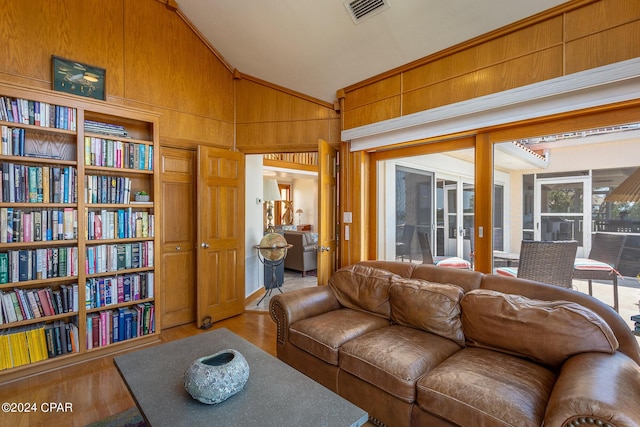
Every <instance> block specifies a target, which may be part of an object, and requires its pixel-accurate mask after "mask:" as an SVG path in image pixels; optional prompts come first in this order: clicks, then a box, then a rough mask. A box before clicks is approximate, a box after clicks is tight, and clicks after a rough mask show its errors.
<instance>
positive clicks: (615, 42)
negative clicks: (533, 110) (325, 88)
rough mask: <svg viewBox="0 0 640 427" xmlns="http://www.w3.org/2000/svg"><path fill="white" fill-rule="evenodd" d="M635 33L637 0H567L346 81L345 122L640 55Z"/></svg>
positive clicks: (639, 29) (639, 27)
mask: <svg viewBox="0 0 640 427" xmlns="http://www.w3.org/2000/svg"><path fill="white" fill-rule="evenodd" d="M638 40H640V2H639V1H637V0H597V1H596V0H574V1H570V2H567V3H565V4H564V5H561V6H559V7H557V8H555V9H551V10H549V11H547V12H544V13H542V14H539V15H536V16H534V17H531V18H528V19H526V20H523V21H520V22H518V23H515V24H513V25H510V26H508V27H505V28H503V29H500V30H497V31H494V32H492V33H489V34H486V35H484V36H481V37H478V38H476V39H473V40H470V41H468V42H465V43H462V44H461V45H458V46H454V47H452V48H450V49H447V50H445V51H442V52H439V53H437V54H434V55H431V56H429V57H425V58H423V59H421V60H418V61H415V62H414V63H411V64H407V65H406V66H403V67H400V68H398V69H396V70H391V71H389V72H387V73H384V74H382V75H379V76H376V77H372V78H371V79H368V80H366V81H363V82H360V83H357V84H355V85H352V86H350V87H347V88H345V89H343V90H342V91H341V93H342V94H343V95H344V104H343V105H344V109H343V128H344V129H351V128H354V127H358V126H363V125H367V124H371V123H376V122H379V121H382V120H387V119H391V118H395V117H400V116H403V115H407V114H411V113H415V112H418V111H423V110H428V109H431V108H435V107H439V106H443V105H447V104H452V103H455V102H460V101H464V100H467V99H471V98H476V97H479V96H483V95H488V94H491V93H496V92H501V91H504V90H508V89H513V88H516V87H520V86H524V85H528V84H532V83H537V82H540V81H544V80H548V79H552V78H555V77H560V76H563V75H567V74H571V73H575V72H578V71H583V70H586V69H590V68H595V67H599V66H603V65H607V64H611V63H614V62H619V61H622V60H625V59H630V58H635V57H639V56H640V43H638V42H637V41H638Z"/></svg>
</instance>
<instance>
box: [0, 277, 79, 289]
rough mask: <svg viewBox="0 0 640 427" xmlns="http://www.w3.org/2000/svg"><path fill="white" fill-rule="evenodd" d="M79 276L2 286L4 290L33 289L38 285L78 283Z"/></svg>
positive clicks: (4, 284)
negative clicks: (16, 288)
mask: <svg viewBox="0 0 640 427" xmlns="http://www.w3.org/2000/svg"><path fill="white" fill-rule="evenodd" d="M77 281H78V276H63V277H50V278H48V279H37V280H24V281H22V282H11V283H3V284H1V285H0V290H2V289H13V288H15V287H24V288H27V287H31V286H36V285H57V284H64V283H69V282H77Z"/></svg>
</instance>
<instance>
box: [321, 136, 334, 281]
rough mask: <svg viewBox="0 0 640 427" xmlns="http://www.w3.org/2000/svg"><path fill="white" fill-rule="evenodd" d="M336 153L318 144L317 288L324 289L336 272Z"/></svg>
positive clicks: (324, 145)
mask: <svg viewBox="0 0 640 427" xmlns="http://www.w3.org/2000/svg"><path fill="white" fill-rule="evenodd" d="M337 171H338V151H337V150H336V149H335V148H333V147H331V146H330V145H329V143H327V142H326V141H323V140H320V141H319V142H318V206H319V215H318V285H326V284H327V282H328V281H329V277H331V275H332V274H333V272H334V271H335V270H336V260H337V253H336V250H337V247H338V245H337V242H336V238H337V232H336V200H337V199H336V198H337V182H338V179H337V178H338V177H337Z"/></svg>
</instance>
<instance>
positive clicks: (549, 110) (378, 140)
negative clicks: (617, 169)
mask: <svg viewBox="0 0 640 427" xmlns="http://www.w3.org/2000/svg"><path fill="white" fill-rule="evenodd" d="M638 98H640V58H633V59H629V60H626V61H621V62H617V63H615V64H610V65H605V66H603V67H598V68H592V69H590V70H586V71H581V72H579V73H574V74H569V75H566V76H562V77H557V78H555V79H551V80H545V81H543V82H539V83H534V84H530V85H527V86H522V87H518V88H515V89H510V90H506V91H503V92H498V93H494V94H490V95H485V96H481V97H478V98H473V99H469V100H467V101H462V102H457V103H455V104H449V105H444V106H442V107H437V108H432V109H430V110H425V111H420V112H417V113H413V114H409V115H406V116H402V117H397V118H394V119H389V120H384V121H381V122H377V123H373V124H370V125H365V126H360V127H357V128H353V129H347V130H343V131H342V134H341V137H342V140H343V141H350V142H351V151H361V150H375V149H376V148H380V147H384V146H388V145H391V144H397V143H401V142H409V141H416V140H420V139H425V138H432V137H437V136H443V135H451V134H457V133H462V132H468V131H472V130H474V129H481V128H485V127H490V126H497V125H501V124H506V123H513V122H517V121H520V120H528V119H534V118H537V117H543V116H548V115H553V114H559V113H565V112H570V111H576V110H581V109H584V108H590V107H597V106H602V105H607V104H613V103H616V102H623V101H630V100H633V99H638Z"/></svg>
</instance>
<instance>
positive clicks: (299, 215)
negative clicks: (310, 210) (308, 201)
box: [296, 209, 304, 225]
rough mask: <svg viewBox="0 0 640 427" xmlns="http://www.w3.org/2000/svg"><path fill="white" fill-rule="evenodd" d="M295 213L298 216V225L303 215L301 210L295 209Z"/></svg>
mask: <svg viewBox="0 0 640 427" xmlns="http://www.w3.org/2000/svg"><path fill="white" fill-rule="evenodd" d="M296 213H297V214H298V225H300V217H301V216H302V214H303V213H304V211H303V210H302V209H296Z"/></svg>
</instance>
